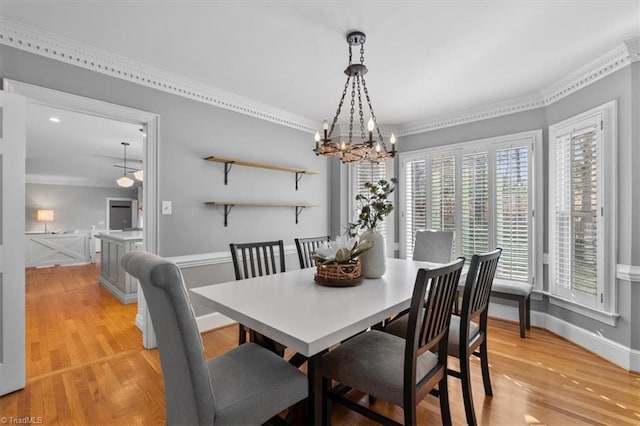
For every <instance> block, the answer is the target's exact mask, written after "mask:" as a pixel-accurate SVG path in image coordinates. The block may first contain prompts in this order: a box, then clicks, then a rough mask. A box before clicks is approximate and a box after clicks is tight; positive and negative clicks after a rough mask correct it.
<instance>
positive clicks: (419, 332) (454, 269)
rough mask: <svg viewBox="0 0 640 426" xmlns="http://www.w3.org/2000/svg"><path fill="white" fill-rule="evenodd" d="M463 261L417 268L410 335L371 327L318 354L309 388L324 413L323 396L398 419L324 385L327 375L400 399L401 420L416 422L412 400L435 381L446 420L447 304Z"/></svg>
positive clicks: (364, 412)
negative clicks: (316, 374)
mask: <svg viewBox="0 0 640 426" xmlns="http://www.w3.org/2000/svg"><path fill="white" fill-rule="evenodd" d="M463 264H464V258H458V259H457V260H456V261H454V262H451V263H449V264H446V265H444V266H442V267H439V268H436V269H431V270H428V269H420V270H419V271H418V274H417V277H416V281H415V285H414V289H413V295H412V297H411V306H410V308H409V312H408V315H407V318H408V322H407V327H408V328H407V333H406V335H408V336H411V338H408V339H406V340H405V339H404V338H401V337H398V336H394V335H393V334H390V333H385V332H383V331H379V330H371V331H367V332H365V333H361V334H359V335H357V336H355V337H353V338H351V339H349V340H347V341H345V342H343V343H342V344H340V346H338V347H337V348H336V349H334V350H332V351H330V352H328V353H327V354H325V355H323V356H322V357H321V358H320V359H319V361H318V368H319V372H320V376H321V377H322V379H321V380H318V381H316V382H315V383H314V391H315V392H322V398H323V404H322V405H323V410H324V411H323V418H324V419H327V418H328V416H329V413H328V404H327V400H331V401H334V402H338V403H340V404H342V405H344V406H346V407H347V408H350V409H352V410H354V411H356V412H358V413H360V414H362V415H364V416H366V417H369V418H371V419H372V420H375V421H376V422H379V423H382V424H399V423H398V422H396V421H394V420H393V419H390V418H388V417H385V416H383V415H382V414H380V413H378V412H375V411H373V410H371V409H369V408H368V407H365V406H364V405H361V404H359V403H357V402H354V401H352V400H350V399H349V398H348V394H347V395H343V394H342V392H340V391H334V390H333V389H329V384H330V383H331V380H335V381H337V382H339V383H340V384H341V385H344V386H347V387H350V388H353V389H357V390H359V391H362V392H365V393H367V394H369V395H372V396H374V397H375V398H377V399H384V400H386V401H389V402H391V403H393V404H396V405H399V406H400V407H402V408H403V411H404V424H405V425H415V424H416V423H417V419H416V406H417V404H418V403H419V402H420V401H421V400H422V399H423V398H424V397H425V396H426V395H427V393H429V392H430V391H432V390H434V388H436V387H437V388H438V389H437V391H435V393H436V394H437V395H438V396H439V398H440V412H441V416H442V423H443V424H445V425H450V424H451V413H450V410H449V395H448V389H447V345H448V336H449V322H450V320H451V309H450V308H451V305H452V303H453V298H454V294H455V292H456V289H457V287H458V281H459V279H460V273H461V271H462V266H463ZM434 352H435V353H434ZM318 382H319V383H318Z"/></svg>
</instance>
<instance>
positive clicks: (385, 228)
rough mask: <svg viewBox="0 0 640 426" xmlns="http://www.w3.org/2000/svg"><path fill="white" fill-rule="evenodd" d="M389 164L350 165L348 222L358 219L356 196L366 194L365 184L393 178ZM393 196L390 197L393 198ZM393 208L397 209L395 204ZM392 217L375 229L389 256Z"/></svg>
mask: <svg viewBox="0 0 640 426" xmlns="http://www.w3.org/2000/svg"><path fill="white" fill-rule="evenodd" d="M389 163H390V162H382V163H379V164H375V163H354V164H352V165H351V182H352V187H351V191H352V196H350V197H349V202H350V203H351V210H350V211H351V215H350V217H349V222H355V221H356V220H357V217H358V203H357V201H356V200H355V197H356V195H357V194H368V190H367V189H366V188H365V187H364V184H365V182H374V183H375V182H378V181H379V180H381V179H390V178H391V177H392V176H393V174H392V171H391V167H390V164H389ZM394 194H395V193H394ZM394 194H391V195H392V196H394ZM392 201H393V198H392ZM394 207H396V208H397V206H395V202H394ZM393 217H394V216H393V213H391V215H389V216H387V217H386V218H385V219H384V220H383V221H381V222H378V226H377V227H376V230H377V231H378V232H380V233H381V234H382V235H383V236H384V237H385V241H386V243H387V252H388V253H389V255H393V245H394V238H393V222H394V220H393Z"/></svg>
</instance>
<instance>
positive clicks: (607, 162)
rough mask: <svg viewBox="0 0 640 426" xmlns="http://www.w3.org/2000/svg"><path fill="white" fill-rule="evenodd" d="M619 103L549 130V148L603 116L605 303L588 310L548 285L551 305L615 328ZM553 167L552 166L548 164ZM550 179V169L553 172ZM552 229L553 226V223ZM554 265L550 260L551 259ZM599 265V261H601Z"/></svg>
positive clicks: (603, 288)
mask: <svg viewBox="0 0 640 426" xmlns="http://www.w3.org/2000/svg"><path fill="white" fill-rule="evenodd" d="M617 108H618V105H617V101H616V100H613V101H610V102H607V103H606V104H603V105H600V106H597V107H595V108H592V109H590V110H588V111H585V112H583V113H581V114H578V115H576V116H573V117H571V118H568V119H566V120H563V121H561V122H558V123H555V124H552V125H551V126H549V144H550V145H551V143H552V141H554V140H555V139H556V136H557V134H558V133H559V132H560V130H562V129H564V128H566V127H568V126H571V125H572V124H573V123H577V122H580V121H583V120H586V119H589V118H591V117H594V116H596V115H599V114H601V115H602V123H603V125H602V140H603V146H602V148H603V149H601V155H602V173H601V175H602V176H601V177H600V178H601V181H600V185H601V190H602V200H601V205H600V207H601V208H602V209H603V212H604V220H603V223H602V228H603V229H602V234H603V236H604V237H603V238H602V244H603V247H602V250H603V255H602V259H603V260H604V265H603V277H602V287H601V288H602V293H601V294H602V303H601V304H600V306H599V307H591V306H585V305H582V304H580V303H577V302H575V301H572V300H568V299H566V298H563V297H560V296H558V295H556V294H555V293H554V292H553V282H550V283H549V292H548V295H549V301H550V303H551V304H553V305H557V306H561V307H563V308H565V309H568V310H571V311H573V312H578V313H580V314H582V315H585V316H587V317H589V318H592V319H595V320H597V321H600V322H603V323H605V324H609V325H615V323H616V321H617V318H618V317H619V314H618V306H617V299H618V298H617V285H616V282H617V281H616V259H617V245H616V236H617V235H618V226H617V205H618V204H617V187H618V183H617V173H616V160H617V158H618V135H617V123H618V120H617ZM605 146H606V148H605ZM551 152H552V150H551V147H550V148H549V155H551ZM549 166H550V167H551V164H549ZM549 173H550V176H551V169H550V172H549ZM551 195H552V190H551V185H550V186H549V200H550V203H549V210H551ZM549 214H550V217H549V220H550V221H551V220H552V217H551V211H550V212H549ZM550 225H551V222H550ZM551 228H552V227H551V226H549V244H550V247H549V249H550V255H551V253H552V251H553V247H552V246H551V244H552V237H553V235H552V233H551ZM549 260H550V261H551V256H550V259H549ZM599 261H600V259H599ZM551 268H552V265H551V264H550V267H549V279H550V281H552V280H553V271H552V269H551Z"/></svg>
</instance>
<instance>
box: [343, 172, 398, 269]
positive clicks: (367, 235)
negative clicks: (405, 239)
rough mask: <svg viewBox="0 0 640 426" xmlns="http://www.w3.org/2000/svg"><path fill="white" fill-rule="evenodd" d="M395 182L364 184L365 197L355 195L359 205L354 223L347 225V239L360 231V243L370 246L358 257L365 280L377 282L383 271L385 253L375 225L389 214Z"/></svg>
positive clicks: (382, 180) (391, 209)
mask: <svg viewBox="0 0 640 426" xmlns="http://www.w3.org/2000/svg"><path fill="white" fill-rule="evenodd" d="M397 183H398V180H397V179H395V178H391V179H389V180H386V179H381V180H379V181H378V182H377V183H371V182H366V183H365V184H364V187H365V188H366V189H367V190H368V193H366V194H358V195H356V201H357V202H358V205H359V213H358V219H357V220H356V222H354V223H351V224H349V235H351V236H354V235H355V234H357V233H358V232H360V231H363V230H364V232H362V233H361V234H360V242H365V241H369V242H373V245H374V247H373V249H372V250H370V251H369V252H367V253H366V254H365V255H363V256H362V268H363V272H364V276H365V277H367V278H380V277H381V276H382V275H383V274H384V273H385V271H386V269H387V267H386V261H385V260H386V253H385V244H384V237H383V236H382V235H381V234H380V233H379V232H378V231H376V227H377V226H378V224H379V222H380V221H382V220H384V218H385V217H387V216H389V215H390V214H391V212H392V211H393V203H392V202H391V200H389V198H390V196H391V194H392V193H393V191H395V189H396V184H397Z"/></svg>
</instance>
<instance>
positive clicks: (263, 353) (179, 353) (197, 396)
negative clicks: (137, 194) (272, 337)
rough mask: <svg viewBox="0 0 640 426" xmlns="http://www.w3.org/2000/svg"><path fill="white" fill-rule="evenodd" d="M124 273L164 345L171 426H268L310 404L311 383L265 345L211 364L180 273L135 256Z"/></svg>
mask: <svg viewBox="0 0 640 426" xmlns="http://www.w3.org/2000/svg"><path fill="white" fill-rule="evenodd" d="M122 266H123V267H124V269H125V270H126V271H127V272H128V273H129V274H131V275H133V276H134V277H135V278H137V279H138V281H139V282H140V285H141V286H142V290H143V292H144V296H145V298H146V301H147V305H148V308H149V313H150V314H151V321H152V323H153V327H154V329H155V333H156V337H157V339H158V348H159V350H160V362H161V364H162V374H163V377H164V386H165V401H166V422H167V424H169V425H173V424H180V425H231V424H237V425H247V424H262V423H264V422H266V421H267V420H269V419H270V418H272V417H274V416H276V415H277V414H278V413H280V412H281V411H283V410H285V409H286V408H287V407H291V406H294V405H297V406H300V405H301V404H304V400H305V399H306V397H307V394H308V382H307V377H306V376H305V375H304V374H302V373H301V372H300V371H299V370H298V369H296V368H295V367H294V366H292V365H290V364H289V363H288V362H286V361H285V360H283V359H282V358H280V357H278V356H277V355H276V354H274V353H273V352H270V351H268V350H266V349H264V348H262V347H260V346H258V345H255V344H251V343H247V344H244V345H241V346H238V347H237V348H234V349H232V350H231V351H229V352H227V353H225V354H223V355H220V356H218V357H216V358H213V359H211V360H210V361H207V360H205V356H204V349H203V346H202V339H201V337H200V333H199V332H198V328H197V326H196V319H195V315H194V313H193V307H192V306H191V302H190V300H189V297H188V295H187V290H186V288H185V286H184V283H183V280H182V274H181V272H180V270H179V269H178V267H177V266H176V265H175V264H174V263H171V262H168V261H166V260H164V259H162V258H160V257H158V256H155V255H153V254H149V253H145V252H130V253H127V254H125V255H124V256H123V258H122Z"/></svg>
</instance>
